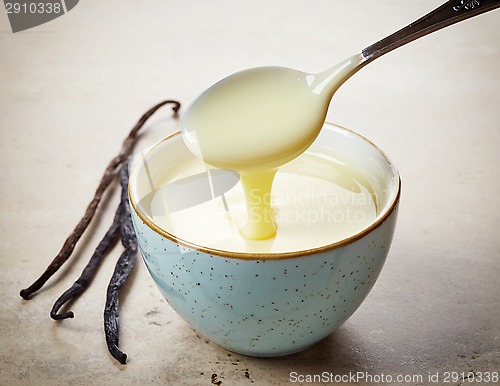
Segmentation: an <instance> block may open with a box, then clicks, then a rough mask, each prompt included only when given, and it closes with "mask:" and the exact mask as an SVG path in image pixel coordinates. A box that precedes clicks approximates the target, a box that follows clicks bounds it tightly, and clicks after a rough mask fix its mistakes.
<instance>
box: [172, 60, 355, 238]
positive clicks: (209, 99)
mask: <svg viewBox="0 0 500 386" xmlns="http://www.w3.org/2000/svg"><path fill="white" fill-rule="evenodd" d="M364 60H365V59H364V57H363V56H362V55H360V54H359V55H354V56H352V57H350V58H348V59H346V60H344V61H343V62H341V63H339V64H338V65H336V66H335V67H332V68H331V69H329V70H327V71H324V72H322V73H320V74H308V73H305V72H302V71H298V70H293V69H290V68H285V67H260V68H255V69H250V70H245V71H241V72H238V73H236V74H233V75H231V76H229V77H227V78H225V79H223V80H221V81H220V82H218V83H216V84H215V85H214V86H212V87H210V88H209V89H208V90H207V91H205V92H204V93H203V94H201V95H200V96H199V97H198V98H197V99H196V100H195V101H194V102H193V104H191V106H189V108H188V111H187V112H186V114H185V115H184V119H183V121H182V123H181V130H182V134H183V138H184V142H185V143H186V145H187V147H188V148H189V149H190V150H191V151H192V152H193V153H194V154H195V155H196V156H198V157H199V158H201V159H202V160H203V161H204V162H205V163H207V164H208V165H211V166H214V167H217V168H221V169H231V170H236V171H238V172H239V173H240V176H241V181H242V184H243V188H244V191H245V198H246V203H247V210H248V223H247V224H246V226H245V227H244V228H243V229H242V230H241V232H242V233H243V235H244V236H245V237H246V238H249V239H254V240H261V239H267V238H270V237H273V236H274V235H275V234H276V224H275V222H274V218H273V214H272V208H271V188H272V183H273V179H274V176H275V174H276V171H277V168H278V167H280V166H282V165H284V164H285V163H287V162H289V161H291V160H293V159H294V158H296V157H297V156H298V155H300V154H302V153H303V152H304V151H305V150H306V149H307V148H308V147H309V146H310V145H311V143H312V142H313V141H314V140H315V139H316V137H317V136H318V134H319V131H320V130H321V128H322V126H323V124H324V121H325V117H326V113H327V111H328V106H329V103H330V100H331V98H332V96H333V94H334V93H335V91H336V90H337V89H338V88H339V87H340V86H341V85H342V83H344V82H345V81H346V80H347V79H349V77H350V76H351V75H352V74H354V72H356V71H357V70H358V69H359V68H360V65H361V63H362V62H363V61H364Z"/></svg>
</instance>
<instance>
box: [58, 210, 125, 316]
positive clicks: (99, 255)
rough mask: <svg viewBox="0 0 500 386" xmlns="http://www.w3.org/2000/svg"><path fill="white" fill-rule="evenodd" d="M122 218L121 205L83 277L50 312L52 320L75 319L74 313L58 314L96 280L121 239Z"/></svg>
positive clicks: (83, 272)
mask: <svg viewBox="0 0 500 386" xmlns="http://www.w3.org/2000/svg"><path fill="white" fill-rule="evenodd" d="M121 217H122V206H121V204H120V205H118V209H117V210H116V213H115V218H114V219H113V223H112V224H111V226H110V227H109V229H108V231H107V232H106V234H105V235H104V237H103V238H102V240H101V241H100V242H99V245H98V246H97V248H96V249H95V251H94V253H93V254H92V257H91V258H90V260H89V262H88V264H87V265H86V267H85V268H84V269H83V271H82V274H81V276H80V277H79V278H78V280H77V281H75V282H74V283H73V285H72V286H71V287H70V288H69V289H67V290H66V291H65V292H64V293H63V294H62V295H61V296H60V297H59V299H57V300H56V302H55V303H54V305H53V307H52V310H51V311H50V317H51V318H52V319H54V320H62V319H67V318H73V317H74V314H73V312H72V311H68V312H64V313H61V314H58V312H59V310H60V308H61V307H62V306H63V305H64V304H65V303H67V302H68V301H70V300H71V299H74V298H76V297H77V296H78V295H80V294H81V293H82V292H84V291H85V290H86V289H87V287H88V286H89V284H90V283H91V282H92V279H93V278H94V276H95V273H96V272H97V269H98V268H99V265H100V264H101V261H102V259H103V258H104V257H105V256H106V255H107V254H108V253H109V252H110V251H111V249H113V247H114V246H115V245H116V242H117V241H118V239H119V236H120V226H121Z"/></svg>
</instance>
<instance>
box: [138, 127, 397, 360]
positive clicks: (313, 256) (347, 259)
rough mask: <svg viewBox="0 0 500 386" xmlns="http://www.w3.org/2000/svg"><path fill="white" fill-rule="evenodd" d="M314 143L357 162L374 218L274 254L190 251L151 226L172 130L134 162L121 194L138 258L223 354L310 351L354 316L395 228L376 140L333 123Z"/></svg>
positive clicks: (385, 163)
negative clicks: (309, 245)
mask: <svg viewBox="0 0 500 386" xmlns="http://www.w3.org/2000/svg"><path fill="white" fill-rule="evenodd" d="M314 147H321V149H322V151H331V152H332V153H333V154H335V155H341V156H342V157H343V159H353V160H354V162H355V163H356V164H357V165H359V166H360V168H361V169H362V170H363V174H364V176H363V177H364V179H365V181H366V183H368V184H370V185H371V188H372V189H373V190H374V192H375V195H376V196H377V200H378V215H377V217H376V220H375V221H374V222H373V223H372V224H371V225H370V226H368V227H367V228H365V229H363V230H361V231H360V232H358V233H357V234H354V235H352V236H351V237H349V238H347V239H345V240H342V241H340V242H335V243H333V244H330V245H326V246H324V247H320V248H315V249H309V250H303V251H295V252H290V253H282V254H273V255H269V254H249V253H234V252H224V251H220V250H215V249H211V248H208V247H204V246H200V245H194V244H192V243H190V242H189V241H188V240H180V239H178V238H176V236H175V235H173V234H170V233H169V232H167V231H166V230H164V229H162V228H161V227H160V226H159V225H157V224H156V223H155V222H154V220H153V219H152V217H151V215H150V213H149V208H148V199H147V198H148V197H149V196H151V191H152V188H151V187H152V186H155V180H158V181H159V180H160V179H161V175H162V170H164V169H165V168H168V167H171V166H172V165H175V164H176V162H177V161H178V160H179V159H180V157H183V156H186V152H188V150H187V149H186V148H185V146H184V144H183V141H182V137H181V136H180V134H179V133H176V134H174V135H172V136H170V137H168V138H167V139H165V140H163V141H162V142H160V143H158V144H157V145H155V146H154V147H153V148H151V149H150V150H148V151H147V152H145V153H144V154H142V155H141V156H138V157H136V160H135V162H134V165H133V167H132V170H131V175H130V185H129V197H130V202H131V205H132V208H133V210H132V217H133V221H134V226H135V230H136V233H137V236H138V240H139V246H140V251H141V254H142V256H143V259H144V262H145V264H146V266H147V268H148V270H149V272H150V274H151V276H152V277H153V279H154V281H155V282H156V284H157V285H158V287H159V289H160V291H161V292H162V294H163V295H164V296H165V298H166V299H167V301H168V303H169V304H170V305H171V306H172V307H173V308H174V309H175V311H176V312H177V313H178V314H179V315H180V316H181V317H182V318H183V319H184V320H185V321H187V322H188V323H189V324H190V325H191V326H192V327H193V328H194V329H195V330H196V331H197V332H198V333H199V334H201V335H203V336H205V337H207V338H209V339H210V340H212V341H213V342H215V343H216V344H218V345H220V346H222V347H224V348H226V349H227V350H230V351H234V352H237V353H240V354H246V355H251V356H280V355H287V354H292V353H295V352H298V351H301V350H304V349H306V348H307V347H310V346H311V345H313V344H315V343H317V342H318V341H320V340H321V339H323V338H325V337H326V336H328V335H329V334H331V333H332V332H333V331H334V330H335V329H336V328H338V327H339V326H340V325H341V324H342V323H343V322H344V321H346V320H347V318H349V317H350V316H351V315H352V314H353V312H354V311H355V310H356V309H357V308H358V307H359V305H360V304H361V303H362V302H363V300H364V299H365V297H366V296H367V295H368V293H369V291H370V290H371V288H372V287H373V285H374V283H375V281H376V280H377V277H378V276H379V273H380V271H381V270H382V266H383V265H384V262H385V260H386V257H387V253H388V251H389V248H390V245H391V241H392V237H393V233H394V228H395V224H396V217H397V210H398V205H399V197H400V178H399V175H398V172H397V171H396V169H395V168H394V166H393V165H392V163H391V162H390V161H389V159H388V158H387V157H386V156H385V155H384V154H383V153H382V152H381V151H380V150H379V149H378V148H377V147H376V146H375V145H374V144H372V143H371V142H369V141H368V140H367V139H365V138H363V137H361V136H359V135H357V134H355V133H353V132H352V131H349V130H347V129H344V128H341V127H338V126H334V125H330V124H326V125H325V127H324V128H323V130H322V132H321V134H320V136H319V137H318V139H317V140H316V142H315V143H314V144H313V145H312V148H314ZM193 221H196V219H193Z"/></svg>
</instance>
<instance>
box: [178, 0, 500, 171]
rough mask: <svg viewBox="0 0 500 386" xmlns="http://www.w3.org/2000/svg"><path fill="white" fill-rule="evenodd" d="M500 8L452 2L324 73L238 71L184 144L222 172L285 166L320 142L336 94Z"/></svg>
mask: <svg viewBox="0 0 500 386" xmlns="http://www.w3.org/2000/svg"><path fill="white" fill-rule="evenodd" d="M498 7H500V0H450V1H448V2H446V3H444V4H443V5H441V6H440V7H438V8H436V9H435V10H433V11H432V12H430V13H428V14H427V15H425V16H423V17H422V18H420V19H418V20H416V21H415V22H413V23H411V24H410V25H408V26H407V27H405V28H403V29H401V30H399V31H397V32H395V33H393V34H392V35H390V36H388V37H386V38H384V39H382V40H380V41H378V42H377V43H374V44H372V45H371V46H369V47H366V48H364V49H363V50H362V51H361V52H359V53H358V54H356V55H354V56H352V57H350V58H348V59H346V60H344V61H342V62H341V63H339V64H337V65H336V66H334V67H332V68H330V69H328V70H326V71H324V72H322V73H319V74H308V73H305V72H302V71H298V70H294V69H290V68H285V67H260V68H255V69H250V70H245V71H241V72H237V73H235V74H233V75H230V76H228V77H226V78H224V79H223V80H221V81H219V82H218V83H216V84H215V85H213V86H212V87H210V88H209V89H208V90H206V91H205V92H204V93H202V94H201V95H200V96H199V97H198V98H197V99H196V100H195V101H194V102H193V103H192V104H191V105H190V106H189V108H188V109H187V111H186V113H185V114H184V117H183V120H182V123H181V130H182V134H183V137H184V141H185V142H186V145H187V146H188V148H190V150H191V151H192V152H193V153H195V154H197V155H198V156H199V157H200V158H202V159H203V160H204V161H205V162H207V163H209V164H212V165H214V166H216V167H220V168H230V169H234V170H238V171H243V172H245V171H248V170H256V169H259V170H263V169H273V168H277V167H278V166H280V165H282V164H284V163H286V162H288V161H290V160H291V159H293V158H295V157H296V156H297V155H299V154H300V153H302V152H303V151H305V150H306V149H307V147H309V145H310V144H311V143H312V142H313V141H314V139H315V138H316V136H317V135H318V133H319V131H320V130H321V128H322V126H323V123H324V120H325V117H326V113H327V111H328V107H329V104H330V101H331V98H332V97H333V95H334V93H335V92H336V91H337V89H338V88H339V87H340V86H341V85H342V84H343V83H344V82H345V81H346V80H347V79H349V78H350V77H351V76H352V75H353V74H355V73H356V72H357V71H358V70H359V69H361V68H362V67H364V66H366V65H367V64H368V63H370V62H372V61H373V60H375V59H377V58H379V57H381V56H382V55H384V54H386V53H388V52H390V51H392V50H394V49H396V48H398V47H401V46H403V45H405V44H407V43H409V42H411V41H413V40H416V39H418V38H420V37H422V36H425V35H428V34H430V33H432V32H434V31H437V30H440V29H442V28H444V27H447V26H449V25H452V24H455V23H457V22H460V21H462V20H466V19H469V18H471V17H474V16H477V15H479V14H481V13H484V12H488V11H491V10H493V9H495V8H498ZM214 136H216V139H215V140H214Z"/></svg>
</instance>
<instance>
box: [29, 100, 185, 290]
mask: <svg viewBox="0 0 500 386" xmlns="http://www.w3.org/2000/svg"><path fill="white" fill-rule="evenodd" d="M166 104H172V105H173V106H172V110H173V111H174V113H175V114H176V113H177V111H178V110H179V108H180V103H179V102H177V101H173V100H166V101H163V102H161V103H158V104H157V105H155V106H153V107H152V108H151V109H149V110H148V111H147V112H146V113H145V114H144V115H143V116H142V117H141V118H140V119H139V121H138V122H137V123H136V125H135V126H134V127H133V128H132V130H131V131H130V133H129V135H128V136H127V138H125V140H124V141H123V143H122V147H121V150H120V153H119V154H118V155H117V156H116V157H114V158H113V159H112V160H111V161H110V163H109V164H108V167H107V168H106V170H105V172H104V175H103V177H102V179H101V181H100V183H99V185H98V187H97V189H96V191H95V194H94V198H93V199H92V201H91V202H90V203H89V205H88V206H87V209H86V211H85V214H84V216H83V217H82V218H81V220H80V221H79V223H78V224H77V226H76V227H75V229H74V230H73V232H71V234H70V235H69V237H68V238H67V239H66V241H65V242H64V244H63V246H62V248H61V250H60V252H59V253H58V254H57V256H56V257H55V258H54V259H53V260H52V262H51V263H50V265H49V266H48V267H47V269H46V270H45V272H43V273H42V275H41V276H40V277H39V278H38V279H37V280H36V281H35V282H34V283H33V284H31V285H30V286H29V287H28V288H25V289H23V290H21V292H20V295H21V297H23V298H24V299H26V300H28V299H30V298H31V297H32V295H33V294H34V293H35V292H37V291H38V290H39V289H40V288H42V286H43V285H44V284H45V283H46V282H47V280H48V279H50V278H51V277H52V275H54V274H55V273H56V272H57V271H58V270H59V268H61V266H62V265H63V264H64V263H65V262H66V261H67V260H68V259H69V257H70V256H71V254H72V253H73V250H74V249H75V246H76V243H77V242H78V240H80V238H81V236H82V235H83V232H84V231H85V230H86V229H87V227H88V226H89V224H90V221H91V220H92V218H93V217H94V214H95V212H96V210H97V207H98V205H99V203H100V202H101V199H102V196H103V194H104V192H105V191H106V189H107V188H108V186H109V185H110V183H111V181H112V180H113V178H114V176H115V174H116V172H117V169H118V167H119V166H120V165H121V164H122V163H123V161H124V160H125V159H126V158H127V157H128V156H129V155H130V154H131V153H132V150H133V147H134V145H135V143H136V141H137V139H138V136H137V134H138V132H139V130H140V129H141V127H142V126H144V124H145V123H146V121H147V120H148V119H149V118H150V117H151V116H152V115H153V114H154V113H155V112H156V111H157V110H158V109H159V108H160V107H162V106H164V105H166Z"/></svg>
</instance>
